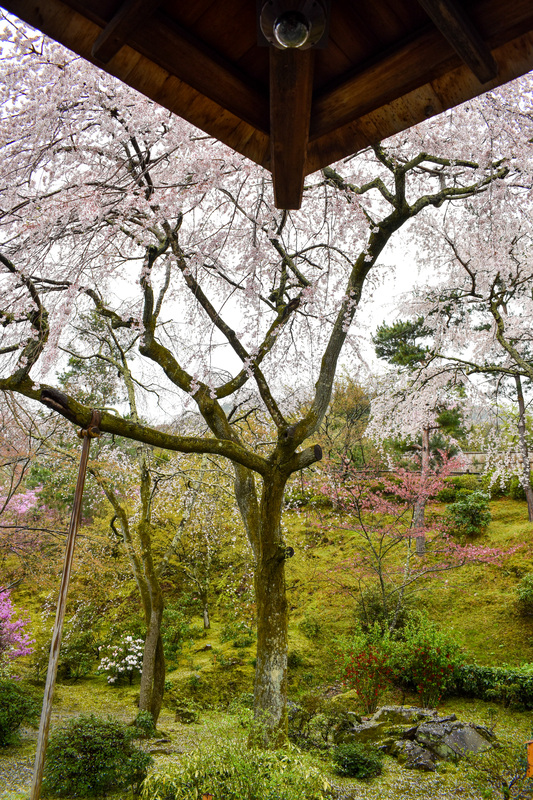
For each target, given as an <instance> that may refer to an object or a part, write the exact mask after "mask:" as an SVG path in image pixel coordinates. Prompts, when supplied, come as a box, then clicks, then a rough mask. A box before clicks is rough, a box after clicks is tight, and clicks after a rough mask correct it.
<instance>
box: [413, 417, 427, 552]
mask: <svg viewBox="0 0 533 800" xmlns="http://www.w3.org/2000/svg"><path fill="white" fill-rule="evenodd" d="M430 430H431V429H430V428H427V427H426V428H422V451H421V459H422V463H421V466H420V484H421V487H423V485H424V482H425V480H426V479H427V476H428V474H429V432H430ZM426 502H427V500H426V496H425V493H423V494H422V495H421V496H419V497H418V498H417V500H416V503H415V507H414V509H413V520H412V523H411V527H412V528H413V530H414V532H415V536H416V553H417V555H419V556H423V555H424V554H425V552H426V537H425V536H424V524H425V513H426Z"/></svg>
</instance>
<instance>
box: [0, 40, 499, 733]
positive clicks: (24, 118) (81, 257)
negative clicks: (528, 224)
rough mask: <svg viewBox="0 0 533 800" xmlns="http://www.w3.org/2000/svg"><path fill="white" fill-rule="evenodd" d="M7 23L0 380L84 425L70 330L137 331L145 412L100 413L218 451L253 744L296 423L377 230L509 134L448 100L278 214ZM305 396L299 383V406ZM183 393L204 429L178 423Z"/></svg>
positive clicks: (303, 454) (276, 675) (277, 640)
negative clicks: (68, 372) (231, 535)
mask: <svg viewBox="0 0 533 800" xmlns="http://www.w3.org/2000/svg"><path fill="white" fill-rule="evenodd" d="M11 30H12V32H11V33H10V32H9V31H7V30H6V33H5V34H4V42H3V56H4V57H3V60H2V70H3V79H4V81H3V84H2V89H1V90H0V91H1V92H2V98H1V99H2V105H3V108H4V109H5V111H4V114H3V116H2V119H1V120H0V148H1V154H2V160H3V164H4V170H3V183H2V186H1V189H0V197H1V204H0V205H1V209H2V213H1V220H0V237H1V245H0V264H1V265H2V269H3V272H2V301H3V302H2V311H1V312H0V313H1V315H2V331H1V337H2V338H1V341H0V356H1V357H2V366H1V373H0V374H1V378H0V388H1V389H4V390H6V391H12V392H18V393H21V394H23V395H25V396H26V397H28V398H31V399H33V400H36V401H38V402H40V403H42V404H44V405H46V406H47V407H48V408H52V409H54V410H55V411H57V412H58V413H60V414H62V415H63V416H64V417H65V418H66V419H68V420H69V421H71V422H72V423H74V424H76V425H81V426H83V425H87V424H88V422H89V419H90V416H91V409H90V406H89V405H88V404H87V403H84V402H82V401H81V400H79V399H76V398H75V397H74V396H73V395H72V394H71V393H68V392H61V391H58V387H57V383H56V382H55V374H56V372H55V371H56V370H57V369H58V363H61V362H60V354H61V352H62V351H61V349H60V348H61V347H62V346H63V344H64V341H65V336H66V335H68V336H70V334H71V333H72V330H73V329H74V323H75V321H76V318H77V317H78V315H79V314H80V313H87V311H88V310H92V311H94V312H95V313H96V314H98V315H99V316H100V317H101V318H102V319H105V320H107V321H108V322H109V324H110V325H111V328H112V329H113V330H114V331H130V332H131V334H132V335H133V337H134V339H135V369H136V375H137V378H134V380H138V385H139V386H142V387H143V389H142V390H141V392H142V393H143V395H144V396H143V399H142V400H140V401H139V403H140V405H139V408H140V409H141V411H142V413H141V414H140V415H139V418H138V419H132V418H131V416H129V415H128V414H127V413H120V409H117V410H116V411H117V412H119V413H115V412H114V411H111V410H107V409H104V410H103V412H102V421H101V426H100V427H101V430H102V432H103V433H104V434H112V435H116V436H125V437H128V438H131V439H135V440H137V441H138V442H143V443H144V444H148V445H152V446H154V447H157V448H164V449H169V450H174V451H179V452H182V453H209V454H216V455H219V456H223V457H225V458H227V459H229V461H230V462H231V463H232V465H233V470H234V487H235V496H236V500H237V503H238V506H239V509H240V513H241V516H242V520H243V524H244V527H245V530H246V533H247V535H248V538H249V540H250V543H251V547H252V550H253V554H254V559H255V592H256V603H257V619H258V644H257V667H256V676H255V690H254V693H255V713H256V715H257V716H258V717H259V718H261V720H262V721H263V723H266V724H264V725H263V726H262V728H261V730H262V734H261V739H262V741H263V742H264V743H265V744H266V743H271V744H272V743H276V741H280V740H283V739H284V737H285V733H286V724H287V723H286V719H287V717H286V688H287V625H288V608H287V599H286V591H285V566H284V561H285V557H286V547H285V543H284V541H283V536H282V529H281V525H280V517H281V512H282V506H283V494H284V489H285V485H286V483H287V480H288V479H289V477H290V476H291V475H292V474H293V473H295V472H298V471H299V470H302V469H304V468H305V467H307V466H309V465H311V464H313V463H315V462H316V461H317V460H319V459H320V457H321V450H320V447H318V446H315V445H313V443H312V440H311V437H313V436H314V434H315V433H316V431H317V430H318V428H319V426H320V423H321V421H322V419H323V418H324V414H325V413H326V410H327V408H328V404H329V400H330V397H331V392H332V385H333V380H334V376H335V370H336V367H337V364H338V361H339V358H340V357H341V353H342V351H343V348H344V349H345V350H346V348H353V347H354V346H355V339H354V338H352V335H351V333H350V328H351V326H352V323H353V321H354V317H355V315H356V311H357V309H358V306H359V304H360V301H361V298H362V295H363V290H364V289H365V287H367V288H368V287H370V286H371V284H372V281H373V280H374V277H373V276H374V275H377V274H379V271H378V270H377V267H378V264H379V258H380V255H381V253H382V252H383V250H384V248H385V247H386V245H387V243H388V242H389V241H390V240H391V237H393V236H394V234H396V233H397V232H398V231H399V230H400V229H401V228H402V227H403V226H404V225H406V224H407V223H409V222H411V221H412V220H414V218H415V217H418V216H419V215H420V214H422V212H424V211H429V210H431V209H439V208H441V207H442V206H443V205H444V204H446V203H449V202H450V201H453V202H454V203H459V202H463V201H466V200H468V199H473V198H474V197H475V196H476V195H478V194H483V193H484V192H486V191H487V190H488V188H489V187H490V186H491V185H493V184H495V183H499V182H502V181H505V180H508V179H509V169H510V166H509V165H508V164H507V162H506V156H507V152H506V148H505V146H502V147H501V148H500V147H499V146H498V144H497V143H495V142H494V139H493V137H492V134H491V133H490V131H489V129H488V128H487V127H486V126H485V127H483V125H485V118H486V109H485V106H484V105H483V101H480V104H479V105H478V106H475V108H476V109H479V111H469V112H468V122H469V124H468V125H467V124H465V116H464V114H463V112H462V111H455V112H453V114H449V115H448V116H447V117H446V118H445V120H444V122H443V121H442V120H432V121H428V122H427V123H426V124H425V125H424V126H422V127H421V128H420V129H417V130H415V131H413V132H412V133H406V134H402V135H400V136H398V137H397V138H396V139H394V140H392V141H391V142H390V143H389V144H388V145H387V146H376V147H372V148H369V149H368V150H365V151H364V152H362V153H361V154H359V156H358V157H357V158H356V159H353V160H351V161H349V162H348V163H346V164H343V165H340V166H338V167H337V168H328V169H326V170H324V171H323V173H320V174H317V175H315V176H311V177H310V178H309V179H308V181H307V186H306V192H305V198H304V202H303V205H302V210H301V211H300V212H294V213H293V212H291V213H288V212H282V211H277V210H276V209H275V208H274V205H273V200H272V191H271V185H270V180H269V177H268V176H267V175H266V173H264V172H263V171H262V170H260V169H259V168H257V167H255V166H254V165H252V164H250V163H248V162H246V161H245V160H244V159H242V158H241V157H239V156H237V155H236V154H234V153H231V152H229V151H228V150H227V149H226V148H224V147H223V146H222V145H220V144H218V143H216V142H213V141H210V140H207V141H206V140H205V137H204V136H201V135H199V133H198V132H197V131H195V130H192V129H191V128H190V127H189V126H187V125H186V124H185V123H183V122H182V121H180V120H178V119H176V118H175V117H173V116H172V115H171V114H170V113H169V112H167V111H165V110H164V109H162V108H158V107H157V106H155V105H154V104H152V103H149V102H148V101H146V100H145V99H144V98H141V97H139V96H138V95H136V94H135V93H133V92H132V91H131V90H130V89H128V88H127V87H124V86H121V85H119V84H118V83H117V82H116V81H114V80H113V79H112V78H110V77H108V76H105V75H102V74H101V73H99V72H98V71H97V70H95V69H94V68H93V67H91V66H89V65H87V64H83V63H82V62H81V61H80V59H78V58H75V57H74V56H72V54H70V53H67V52H65V51H64V50H62V49H61V48H60V47H59V46H56V45H54V44H51V43H50V42H47V41H46V40H45V39H43V38H42V37H40V36H38V35H36V34H34V33H32V32H29V31H28V30H27V29H24V28H21V27H17V26H16V25H15V26H14V27H13V28H12V29H11ZM472 108H474V106H472ZM484 115H485V116H484ZM36 120H37V122H36ZM505 144H506V143H505ZM365 290H367V289H365ZM81 344H82V343H80V346H81ZM58 359H59V361H58ZM245 396H250V397H253V398H254V403H256V404H258V405H260V406H261V408H262V410H263V413H264V414H266V415H268V417H269V420H270V422H269V424H270V433H269V436H268V438H266V439H265V440H264V441H262V442H261V443H259V444H258V443H257V441H256V440H255V437H253V438H252V439H250V437H249V435H248V430H247V427H246V424H245V422H243V421H241V422H239V423H235V409H237V408H239V407H240V406H241V404H242V402H243V399H244V398H245ZM302 396H308V397H311V398H312V399H311V402H310V403H309V404H308V406H307V407H306V410H305V411H304V412H301V413H298V412H297V409H298V408H301V403H300V398H301V397H302ZM193 407H194V409H195V411H196V413H197V414H198V415H200V416H201V418H202V419H203V420H204V422H205V425H206V428H207V431H208V432H207V433H206V434H202V435H189V434H188V433H187V432H182V431H181V430H180V429H179V427H178V428H176V426H175V424H174V421H175V420H176V419H178V417H179V415H178V414H177V411H179V410H182V409H190V408H193ZM162 420H165V421H166V424H165V425H163V424H161V421H162ZM310 441H311V443H310ZM148 635H149V636H150V635H151V634H150V631H149V632H148Z"/></svg>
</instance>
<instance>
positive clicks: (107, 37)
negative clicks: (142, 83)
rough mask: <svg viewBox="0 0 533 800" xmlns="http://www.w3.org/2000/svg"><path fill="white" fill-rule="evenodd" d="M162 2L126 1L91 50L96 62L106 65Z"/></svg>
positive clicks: (154, 0)
mask: <svg viewBox="0 0 533 800" xmlns="http://www.w3.org/2000/svg"><path fill="white" fill-rule="evenodd" d="M161 2H162V0H126V2H125V3H123V4H122V5H121V6H120V8H119V9H118V11H117V12H116V14H115V16H114V17H113V18H112V19H111V20H110V21H109V22H108V24H107V25H106V26H105V28H104V29H103V31H102V33H101V34H100V36H99V37H98V38H97V40H96V41H95V43H94V45H93V48H92V55H93V58H94V59H95V60H96V61H100V62H101V63H102V64H107V62H108V61H110V60H111V59H112V58H113V56H114V55H116V54H117V53H118V51H119V50H120V48H121V47H122V46H123V44H124V43H125V42H126V40H127V38H128V36H129V35H130V34H131V33H132V32H133V31H134V30H135V29H136V28H138V27H139V26H140V25H141V23H142V22H143V21H144V20H145V19H146V18H147V17H149V16H150V15H151V14H153V13H154V11H155V10H156V9H157V8H158V7H159V6H160V5H161Z"/></svg>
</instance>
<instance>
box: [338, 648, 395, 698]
mask: <svg viewBox="0 0 533 800" xmlns="http://www.w3.org/2000/svg"><path fill="white" fill-rule="evenodd" d="M388 660H389V657H388V654H387V653H385V652H383V650H381V649H379V648H378V647H377V646H375V645H369V646H368V648H367V649H365V650H363V651H361V652H360V653H352V654H351V656H350V657H349V658H348V662H347V663H346V664H345V667H344V676H343V677H344V683H345V685H347V686H349V687H350V688H351V689H355V691H356V692H357V696H358V698H359V700H360V701H361V703H362V705H363V708H364V711H365V713H366V714H373V713H374V711H375V710H376V708H377V707H378V703H379V701H380V698H381V696H382V694H383V692H384V691H385V689H386V688H387V685H388V684H389V683H390V681H391V677H392V671H391V669H390V667H389V666H388Z"/></svg>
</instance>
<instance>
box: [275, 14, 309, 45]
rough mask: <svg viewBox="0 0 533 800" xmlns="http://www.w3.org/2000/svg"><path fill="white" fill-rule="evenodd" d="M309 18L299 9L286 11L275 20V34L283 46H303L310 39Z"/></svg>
mask: <svg viewBox="0 0 533 800" xmlns="http://www.w3.org/2000/svg"><path fill="white" fill-rule="evenodd" d="M310 29H311V26H310V24H309V20H308V19H307V17H305V16H304V15H303V14H301V13H300V12H299V11H286V12H285V13H284V14H280V16H279V17H278V18H277V19H276V21H275V22H274V36H275V37H276V41H277V42H278V43H279V45H280V46H281V47H284V48H288V47H303V45H304V44H306V42H307V40H308V39H309V34H310Z"/></svg>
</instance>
